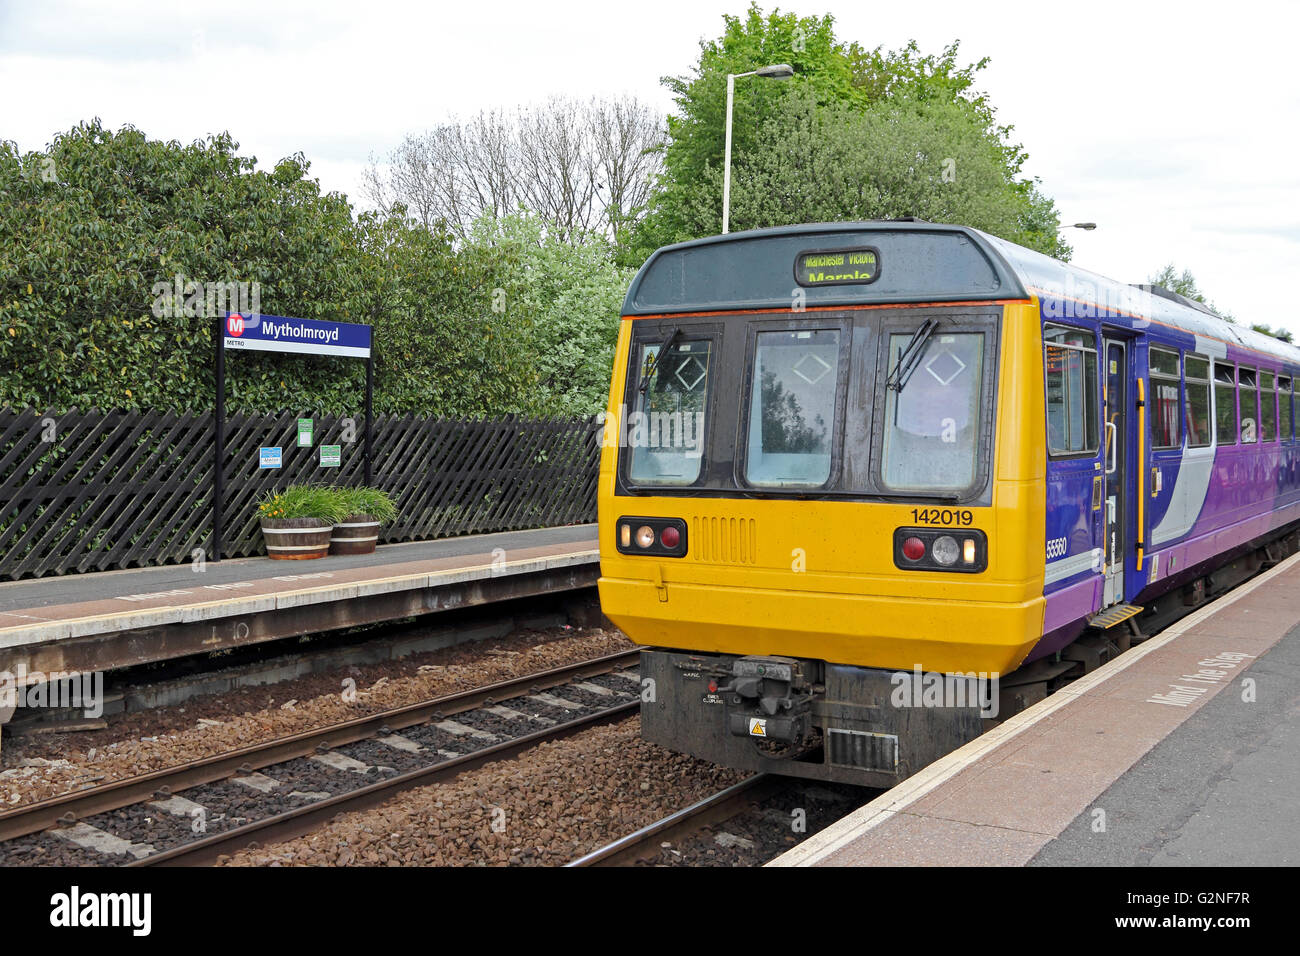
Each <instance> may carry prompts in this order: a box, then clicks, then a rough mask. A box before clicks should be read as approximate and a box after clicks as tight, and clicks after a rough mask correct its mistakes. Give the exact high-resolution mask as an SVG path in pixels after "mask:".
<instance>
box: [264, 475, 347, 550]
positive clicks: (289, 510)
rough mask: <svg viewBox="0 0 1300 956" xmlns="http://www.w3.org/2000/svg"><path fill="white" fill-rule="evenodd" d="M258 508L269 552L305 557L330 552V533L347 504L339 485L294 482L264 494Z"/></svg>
mask: <svg viewBox="0 0 1300 956" xmlns="http://www.w3.org/2000/svg"><path fill="white" fill-rule="evenodd" d="M257 511H258V515H259V517H260V518H261V521H262V537H263V538H264V539H265V540H266V553H267V556H268V557H271V558H275V559H276V560H278V561H302V560H305V559H307V558H323V557H325V555H326V554H328V553H329V547H330V534H331V532H332V531H333V530H334V525H335V524H336V523H337V522H339V521H341V520H342V519H343V515H344V505H343V501H342V498H341V497H340V496H339V493H338V490H337V489H335V488H321V487H316V486H312V485H290V486H289V487H288V488H286V489H284V491H272V492H268V493H267V494H266V495H264V496H263V498H262V500H261V501H260V502H259V503H258V506H257Z"/></svg>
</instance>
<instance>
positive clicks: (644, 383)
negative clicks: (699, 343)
mask: <svg viewBox="0 0 1300 956" xmlns="http://www.w3.org/2000/svg"><path fill="white" fill-rule="evenodd" d="M681 334H682V327H681V326H680V325H677V326H674V327H673V330H672V331H671V332H669V333H668V338H666V339H664V342H663V345H661V346H659V351H658V352H656V353H655V355H654V361H653V362H648V363H646V366H645V367H644V368H643V369H642V370H641V381H639V382H638V383H637V386H636V390H637V391H638V392H640V393H641V394H642V395H644V394H645V390H646V388H647V387H648V386H649V385H650V376H651V375H653V374H654V372H655V369H657V368H658V367H659V363H660V362H661V361H663V357H664V356H665V355H667V354H668V350H669V349H670V348H672V344H673V342H675V341H677V336H679V335H681Z"/></svg>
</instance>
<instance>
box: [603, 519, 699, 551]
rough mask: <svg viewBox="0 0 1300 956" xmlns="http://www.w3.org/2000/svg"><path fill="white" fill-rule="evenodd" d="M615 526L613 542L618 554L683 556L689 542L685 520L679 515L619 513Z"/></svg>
mask: <svg viewBox="0 0 1300 956" xmlns="http://www.w3.org/2000/svg"><path fill="white" fill-rule="evenodd" d="M616 527H617V529H618V531H617V534H616V535H615V537H614V545H615V547H616V548H617V550H618V552H619V553H620V554H635V555H639V556H643V557H647V558H650V557H658V558H684V557H686V550H687V546H688V545H689V542H688V541H687V527H686V521H685V520H684V519H682V518H652V517H650V516H649V515H643V516H641V517H634V516H632V515H622V516H620V517H619V519H618V524H617V526H616Z"/></svg>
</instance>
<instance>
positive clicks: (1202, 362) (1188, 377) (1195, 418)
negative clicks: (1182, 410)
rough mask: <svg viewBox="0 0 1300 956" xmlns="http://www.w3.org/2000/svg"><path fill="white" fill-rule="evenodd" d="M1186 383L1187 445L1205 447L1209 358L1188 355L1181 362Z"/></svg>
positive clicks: (1207, 433) (1207, 415)
mask: <svg viewBox="0 0 1300 956" xmlns="http://www.w3.org/2000/svg"><path fill="white" fill-rule="evenodd" d="M1183 378H1184V381H1185V382H1186V385H1187V446H1188V447H1189V448H1207V447H1208V446H1209V445H1210V442H1211V435H1210V422H1211V420H1212V419H1211V416H1210V360H1209V359H1208V358H1204V357H1203V356H1200V355H1188V356H1187V358H1186V359H1185V360H1184V362H1183Z"/></svg>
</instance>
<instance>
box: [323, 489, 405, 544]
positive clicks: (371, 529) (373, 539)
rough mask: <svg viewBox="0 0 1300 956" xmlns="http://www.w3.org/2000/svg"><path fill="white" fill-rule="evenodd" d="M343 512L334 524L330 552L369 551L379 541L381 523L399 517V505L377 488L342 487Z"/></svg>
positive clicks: (339, 493) (339, 492)
mask: <svg viewBox="0 0 1300 956" xmlns="http://www.w3.org/2000/svg"><path fill="white" fill-rule="evenodd" d="M337 491H338V495H339V498H340V500H341V501H342V505H343V511H344V515H343V518H342V520H340V521H339V522H338V523H337V524H335V525H334V534H333V536H332V537H331V538H330V554H370V552H372V551H374V550H375V545H376V543H378V541H379V526H380V525H384V524H387V523H388V522H390V521H392V520H393V519H394V518H396V517H397V506H396V505H394V504H393V499H392V498H390V497H389V496H388V493H387V492H385V491H380V490H379V489H378V488H339V489H337Z"/></svg>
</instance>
